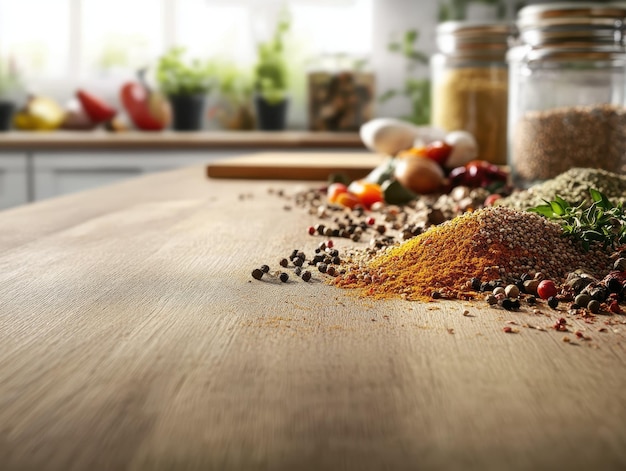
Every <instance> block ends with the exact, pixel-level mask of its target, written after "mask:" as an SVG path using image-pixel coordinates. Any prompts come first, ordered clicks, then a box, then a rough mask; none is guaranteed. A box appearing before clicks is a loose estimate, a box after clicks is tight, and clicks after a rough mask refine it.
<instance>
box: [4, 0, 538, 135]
mask: <svg viewBox="0 0 626 471" xmlns="http://www.w3.org/2000/svg"><path fill="white" fill-rule="evenodd" d="M528 3H536V2H525V4H528ZM521 5H522V3H521V2H516V1H515V0H419V1H418V0H289V1H284V0H107V1H101V0H20V1H15V0H0V58H1V60H2V64H3V74H4V76H5V80H4V81H5V85H4V86H2V88H0V94H2V96H3V98H5V99H7V98H9V99H12V100H14V101H15V102H16V104H17V106H18V107H19V106H20V105H22V104H23V103H24V101H25V97H26V95H27V94H29V93H30V94H35V95H42V96H46V97H49V98H51V99H53V100H55V101H56V102H58V103H59V104H60V105H61V106H63V107H66V106H76V105H75V104H73V105H72V104H71V103H69V102H70V100H71V99H72V98H73V97H74V95H75V92H76V90H77V89H78V88H81V89H84V90H86V91H88V92H89V93H91V94H94V95H95V96H97V97H99V98H101V99H103V100H105V101H106V102H108V103H109V104H111V105H112V106H114V107H115V108H119V109H123V107H122V106H121V104H120V102H119V100H120V99H119V95H120V89H121V87H122V86H123V84H124V83H126V82H127V81H129V80H133V79H135V78H136V74H137V71H138V70H139V69H142V68H145V67H148V68H149V70H148V74H147V78H148V81H149V83H152V85H153V86H155V87H158V83H157V82H155V79H154V69H155V67H156V65H157V62H158V60H159V58H160V57H161V56H163V55H164V54H165V53H166V52H168V51H170V50H172V48H175V47H179V48H184V56H185V57H186V58H189V60H192V59H197V60H199V61H203V62H204V63H206V64H207V67H208V68H210V69H211V73H212V75H213V76H212V78H213V79H214V82H213V84H212V86H211V87H210V90H209V91H208V93H207V100H206V102H205V112H204V116H203V119H202V128H204V129H223V128H229V127H230V128H233V127H234V128H236V127H237V125H238V123H236V122H233V120H232V113H233V110H232V106H233V105H232V104H233V102H238V103H240V102H242V101H246V100H250V99H251V95H250V92H251V91H252V90H253V88H254V86H255V79H256V77H255V66H256V65H257V64H258V62H259V60H260V59H259V53H258V47H259V44H261V43H264V42H267V41H268V40H270V39H271V38H272V37H273V35H274V34H275V32H276V26H277V23H278V22H279V21H280V19H281V18H282V19H286V22H287V24H288V27H287V29H286V32H285V34H284V36H283V46H284V49H283V51H282V53H283V56H284V61H285V64H286V92H287V94H288V96H289V99H290V102H289V110H288V114H287V121H286V128H288V129H322V128H324V124H320V123H317V124H316V123H314V122H313V121H314V120H315V116H314V112H315V110H314V109H311V108H312V107H314V106H315V103H311V101H310V98H312V97H311V96H310V94H311V89H310V88H309V87H310V86H311V87H315V86H316V85H315V83H314V82H315V77H316V75H315V73H319V72H323V73H325V74H326V75H325V76H324V75H322V76H321V77H320V76H317V78H318V81H319V80H321V81H322V84H321V85H318V86H323V85H324V84H327V82H328V80H329V79H328V77H329V74H330V75H332V74H333V73H335V72H352V73H354V74H355V77H357V78H358V80H359V83H361V84H362V85H363V87H364V88H363V90H365V91H364V92H363V93H361V94H360V95H359V96H358V97H357V98H356V99H358V100H360V101H361V102H363V103H364V105H363V108H362V110H361V112H362V114H363V116H361V117H360V118H356V119H361V120H363V119H366V118H369V117H373V116H393V117H408V118H409V119H412V120H414V121H420V120H422V121H423V120H425V119H427V115H428V114H427V112H428V106H429V105H428V96H427V95H428V89H427V83H426V81H427V80H428V78H429V69H428V57H429V56H430V55H431V54H432V53H433V52H434V31H435V27H436V25H437V23H438V22H441V21H445V20H460V19H470V20H471V19H475V20H485V19H487V20H489V19H511V18H514V15H515V12H516V11H517V9H518V8H519V7H520V6H521ZM10 74H14V78H15V79H16V80H15V82H14V83H10V84H6V82H7V80H6V76H7V75H10ZM324 80H326V82H324ZM0 81H1V80H0ZM314 92H315V89H313V93H314ZM419 103H421V105H420V104H419ZM310 107H311V108H310ZM420 107H421V108H422V112H421V115H420V111H419V108H420ZM227 113H230V115H229V116H230V124H229V116H227ZM311 113H313V115H312V114H311ZM246 126H248V127H250V124H249V123H248V124H246V123H245V122H244V123H243V124H239V127H242V128H245V127H246ZM330 126H331V127H333V125H332V124H331V125H330ZM326 127H328V124H327V125H326ZM335 127H339V125H337V124H336V123H335ZM349 128H350V125H344V126H343V128H342V129H336V130H351V129H349ZM352 128H354V121H353V123H352Z"/></svg>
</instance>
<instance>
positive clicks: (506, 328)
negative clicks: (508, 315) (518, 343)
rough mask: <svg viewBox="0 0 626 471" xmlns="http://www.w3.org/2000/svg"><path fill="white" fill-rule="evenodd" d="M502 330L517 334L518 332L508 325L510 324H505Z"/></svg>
mask: <svg viewBox="0 0 626 471" xmlns="http://www.w3.org/2000/svg"><path fill="white" fill-rule="evenodd" d="M502 331H503V332H504V333H505V334H517V333H518V332H519V331H518V330H517V329H514V328H513V327H510V326H508V325H507V326H504V327H503V328H502Z"/></svg>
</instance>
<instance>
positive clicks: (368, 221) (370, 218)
mask: <svg viewBox="0 0 626 471" xmlns="http://www.w3.org/2000/svg"><path fill="white" fill-rule="evenodd" d="M366 222H367V225H368V226H373V225H374V224H376V219H374V218H372V217H369V218H367V221H366Z"/></svg>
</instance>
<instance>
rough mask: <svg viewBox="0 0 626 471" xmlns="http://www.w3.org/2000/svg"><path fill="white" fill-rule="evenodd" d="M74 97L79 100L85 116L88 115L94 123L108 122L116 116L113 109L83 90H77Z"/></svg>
mask: <svg viewBox="0 0 626 471" xmlns="http://www.w3.org/2000/svg"><path fill="white" fill-rule="evenodd" d="M76 97H77V98H78V99H79V100H80V104H81V105H82V107H83V109H84V110H85V112H86V113H87V115H89V117H90V118H91V120H92V121H93V122H95V123H102V122H105V121H110V120H111V119H113V117H114V116H115V115H116V114H117V111H116V110H115V108H113V107H111V106H109V105H108V104H107V103H106V102H105V101H104V100H102V99H100V98H98V97H97V96H95V95H92V94H91V93H88V92H86V91H85V90H80V89H79V90H77V91H76Z"/></svg>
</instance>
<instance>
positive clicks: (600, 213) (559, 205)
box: [529, 188, 626, 250]
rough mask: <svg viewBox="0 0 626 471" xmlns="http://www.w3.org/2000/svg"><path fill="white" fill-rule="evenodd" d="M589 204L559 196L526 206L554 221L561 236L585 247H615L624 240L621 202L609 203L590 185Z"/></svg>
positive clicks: (625, 229)
mask: <svg viewBox="0 0 626 471" xmlns="http://www.w3.org/2000/svg"><path fill="white" fill-rule="evenodd" d="M589 198H590V200H591V201H592V203H591V204H590V205H589V204H587V203H586V201H583V202H581V203H579V204H577V205H575V206H574V205H572V204H570V203H569V202H567V201H566V200H564V199H563V198H562V197H560V196H558V195H557V196H555V197H554V199H552V200H550V201H545V202H544V203H543V204H540V205H538V206H535V207H534V208H530V209H529V211H531V212H534V213H537V214H541V215H542V216H545V217H547V218H548V219H551V220H554V221H556V222H558V223H559V224H560V225H561V227H562V229H563V232H564V234H565V235H567V236H569V237H572V238H573V239H576V240H579V241H580V242H581V243H582V246H583V248H584V249H585V250H589V249H590V248H591V245H592V244H593V243H600V244H602V246H603V247H604V248H611V249H615V248H616V247H617V246H619V245H623V244H625V243H626V212H625V211H624V207H623V204H622V203H618V204H617V205H615V204H613V203H612V202H611V200H609V198H607V196H606V195H604V194H603V193H602V192H600V191H598V190H596V189H593V188H590V189H589Z"/></svg>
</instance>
